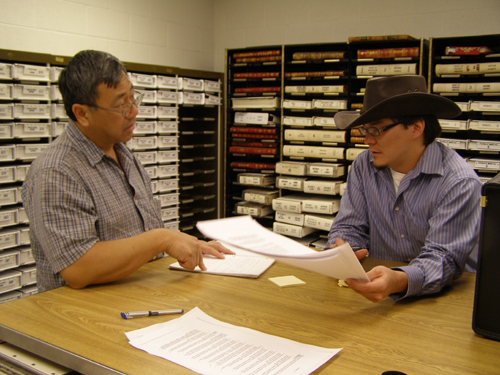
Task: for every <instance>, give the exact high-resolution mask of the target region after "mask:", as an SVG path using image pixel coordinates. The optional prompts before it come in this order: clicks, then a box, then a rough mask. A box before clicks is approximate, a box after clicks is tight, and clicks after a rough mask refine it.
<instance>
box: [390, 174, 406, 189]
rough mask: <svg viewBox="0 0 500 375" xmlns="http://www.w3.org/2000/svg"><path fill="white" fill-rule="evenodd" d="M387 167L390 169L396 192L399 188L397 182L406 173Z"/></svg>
mask: <svg viewBox="0 0 500 375" xmlns="http://www.w3.org/2000/svg"><path fill="white" fill-rule="evenodd" d="M389 169H390V170H391V174H392V181H393V182H394V189H396V194H397V193H398V189H399V183H400V182H401V180H402V179H403V177H404V176H406V173H399V172H396V171H395V170H394V169H392V168H389Z"/></svg>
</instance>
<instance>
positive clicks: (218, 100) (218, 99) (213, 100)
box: [205, 94, 222, 105]
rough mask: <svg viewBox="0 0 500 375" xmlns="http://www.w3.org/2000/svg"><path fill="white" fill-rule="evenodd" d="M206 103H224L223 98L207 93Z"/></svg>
mask: <svg viewBox="0 0 500 375" xmlns="http://www.w3.org/2000/svg"><path fill="white" fill-rule="evenodd" d="M205 105H222V98H221V97H219V96H215V95H209V94H206V95H205Z"/></svg>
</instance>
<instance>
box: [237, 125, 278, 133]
mask: <svg viewBox="0 0 500 375" xmlns="http://www.w3.org/2000/svg"><path fill="white" fill-rule="evenodd" d="M229 131H230V132H231V133H261V134H276V129H269V128H252V127H246V126H241V127H240V126H231V127H230V128H229Z"/></svg>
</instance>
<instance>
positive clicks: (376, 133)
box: [358, 122, 402, 137]
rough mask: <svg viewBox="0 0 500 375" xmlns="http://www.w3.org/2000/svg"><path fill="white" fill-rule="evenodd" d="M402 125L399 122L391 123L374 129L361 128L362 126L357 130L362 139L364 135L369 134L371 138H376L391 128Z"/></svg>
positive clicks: (371, 127) (372, 127) (373, 127)
mask: <svg viewBox="0 0 500 375" xmlns="http://www.w3.org/2000/svg"><path fill="white" fill-rule="evenodd" d="M400 124H402V123H401V122H393V123H392V124H389V125H387V126H384V127H382V128H376V127H375V126H370V127H369V128H363V127H362V126H361V127H359V128H358V130H359V132H360V133H361V135H362V136H363V137H364V136H365V135H366V133H368V134H370V135H371V136H372V137H378V136H379V135H380V134H382V132H385V131H386V130H389V129H390V128H393V127H395V126H398V125H400Z"/></svg>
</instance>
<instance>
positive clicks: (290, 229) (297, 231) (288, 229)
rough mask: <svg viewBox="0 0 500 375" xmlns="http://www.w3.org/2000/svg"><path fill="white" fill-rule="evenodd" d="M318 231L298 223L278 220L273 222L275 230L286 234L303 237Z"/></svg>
mask: <svg viewBox="0 0 500 375" xmlns="http://www.w3.org/2000/svg"><path fill="white" fill-rule="evenodd" d="M316 231H317V229H314V228H307V227H300V226H298V225H293V224H287V223H280V222H277V221H275V222H274V223H273V232H275V233H279V234H283V235H285V236H291V237H297V238H303V237H305V236H307V235H308V234H311V233H313V232H316Z"/></svg>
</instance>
